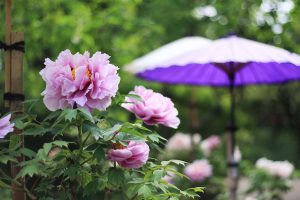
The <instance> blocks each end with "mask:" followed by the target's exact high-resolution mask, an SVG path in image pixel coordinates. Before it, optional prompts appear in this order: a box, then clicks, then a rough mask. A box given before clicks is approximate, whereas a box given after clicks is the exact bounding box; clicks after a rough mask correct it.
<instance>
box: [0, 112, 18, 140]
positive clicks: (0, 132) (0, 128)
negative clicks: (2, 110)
mask: <svg viewBox="0 0 300 200" xmlns="http://www.w3.org/2000/svg"><path fill="white" fill-rule="evenodd" d="M10 118H11V114H9V115H6V116H5V117H3V118H1V119H0V138H4V137H5V136H6V135H7V134H8V133H10V132H13V131H14V128H13V127H14V125H15V124H13V123H10V121H9V120H10Z"/></svg>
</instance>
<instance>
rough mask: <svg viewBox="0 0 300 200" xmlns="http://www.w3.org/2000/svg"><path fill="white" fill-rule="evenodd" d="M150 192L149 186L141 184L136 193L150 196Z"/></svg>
mask: <svg viewBox="0 0 300 200" xmlns="http://www.w3.org/2000/svg"><path fill="white" fill-rule="evenodd" d="M151 194H152V192H151V190H150V188H149V187H148V186H147V185H143V186H142V187H140V189H139V190H138V195H141V196H143V197H150V196H151Z"/></svg>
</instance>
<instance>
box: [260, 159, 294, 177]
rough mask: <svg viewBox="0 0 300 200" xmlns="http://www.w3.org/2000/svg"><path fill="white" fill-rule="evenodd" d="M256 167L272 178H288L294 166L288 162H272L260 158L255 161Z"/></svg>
mask: <svg viewBox="0 0 300 200" xmlns="http://www.w3.org/2000/svg"><path fill="white" fill-rule="evenodd" d="M256 167H257V168H259V169H263V170H265V171H266V172H268V173H270V174H271V175H273V176H277V177H281V178H284V179H286V178H288V177H289V176H291V174H292V173H293V171H294V166H293V165H292V164H291V163H290V162H288V161H272V160H268V159H266V158H260V159H259V160H257V161H256Z"/></svg>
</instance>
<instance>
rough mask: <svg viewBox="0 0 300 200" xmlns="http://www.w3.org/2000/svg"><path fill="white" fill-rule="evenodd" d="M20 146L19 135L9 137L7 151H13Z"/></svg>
mask: <svg viewBox="0 0 300 200" xmlns="http://www.w3.org/2000/svg"><path fill="white" fill-rule="evenodd" d="M20 144H21V137H20V135H17V134H13V135H11V136H10V142H9V149H10V150H11V151H12V150H15V149H17V148H18V147H19V146H20Z"/></svg>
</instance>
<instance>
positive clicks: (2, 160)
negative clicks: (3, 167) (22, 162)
mask: <svg viewBox="0 0 300 200" xmlns="http://www.w3.org/2000/svg"><path fill="white" fill-rule="evenodd" d="M8 161H11V162H18V160H17V159H16V158H14V157H12V156H9V155H1V156H0V163H3V164H7V163H8Z"/></svg>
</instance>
